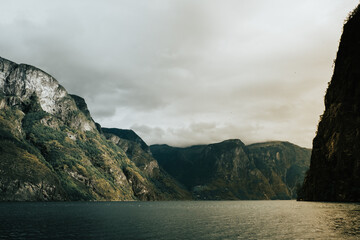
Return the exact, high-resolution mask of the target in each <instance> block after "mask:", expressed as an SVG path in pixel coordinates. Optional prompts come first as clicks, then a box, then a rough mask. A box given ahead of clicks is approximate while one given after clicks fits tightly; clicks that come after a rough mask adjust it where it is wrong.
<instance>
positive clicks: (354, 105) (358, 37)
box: [298, 5, 360, 202]
mask: <svg viewBox="0 0 360 240" xmlns="http://www.w3.org/2000/svg"><path fill="white" fill-rule="evenodd" d="M359 30H360V5H359V6H358V7H357V8H356V9H355V10H354V12H353V13H352V14H351V15H350V16H349V19H348V21H347V23H346V24H345V25H344V30H343V34H342V36H341V41H340V45H339V50H338V53H337V57H336V61H335V68H334V74H333V76H332V79H331V82H330V84H329V87H328V89H327V92H326V96H325V112H324V114H323V115H322V118H321V121H320V123H319V126H318V130H317V134H316V137H315V138H314V141H313V150H312V156H311V165H310V170H309V172H308V174H307V176H306V178H305V181H304V186H303V188H302V190H301V191H300V192H299V197H298V198H299V199H300V200H312V201H356V202H360V45H359V42H360V31H359Z"/></svg>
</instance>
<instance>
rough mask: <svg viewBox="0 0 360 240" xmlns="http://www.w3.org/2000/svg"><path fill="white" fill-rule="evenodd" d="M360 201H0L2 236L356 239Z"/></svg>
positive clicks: (359, 234)
mask: <svg viewBox="0 0 360 240" xmlns="http://www.w3.org/2000/svg"><path fill="white" fill-rule="evenodd" d="M359 238H360V204H349V203H319V202H296V201H184V202H182V201H180V202H177V201H174V202H70V203H69V202H62V203H60V202H52V203H30V202H28V203H26V202H24V203H0V239H157V240H161V239H207V240H212V239H359Z"/></svg>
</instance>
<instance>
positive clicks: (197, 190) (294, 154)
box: [150, 139, 311, 200]
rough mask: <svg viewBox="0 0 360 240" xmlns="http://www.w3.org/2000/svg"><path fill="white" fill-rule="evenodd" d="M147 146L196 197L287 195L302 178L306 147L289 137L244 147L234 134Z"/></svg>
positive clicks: (307, 158) (306, 161)
mask: <svg viewBox="0 0 360 240" xmlns="http://www.w3.org/2000/svg"><path fill="white" fill-rule="evenodd" d="M150 150H151V152H152V154H153V156H154V157H155V159H157V160H158V162H159V164H160V166H161V167H163V168H164V169H165V170H166V171H167V172H168V173H169V174H170V175H171V176H173V177H174V178H175V179H176V180H178V181H179V182H180V183H182V184H183V185H184V186H186V187H187V189H188V190H189V191H191V192H192V194H193V197H194V198H195V199H217V200H220V199H290V198H295V197H296V190H295V188H296V186H297V185H299V184H300V183H301V182H302V181H303V178H304V174H305V171H306V170H307V169H308V166H309V161H310V152H311V151H310V150H309V149H305V148H301V147H299V146H296V145H293V144H291V143H288V142H266V143H258V144H252V145H249V146H245V144H244V143H243V142H241V141H240V140H238V139H233V140H227V141H223V142H221V143H215V144H210V145H198V146H191V147H187V148H176V147H170V146H168V145H152V146H150Z"/></svg>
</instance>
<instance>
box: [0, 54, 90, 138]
mask: <svg viewBox="0 0 360 240" xmlns="http://www.w3.org/2000/svg"><path fill="white" fill-rule="evenodd" d="M0 92H1V93H3V94H4V95H5V96H7V102H8V105H10V106H18V107H19V108H21V107H22V105H26V104H27V102H28V101H29V100H30V99H31V97H32V96H34V95H35V96H36V97H37V98H38V100H39V103H40V106H41V108H42V110H43V111H45V112H47V113H49V114H51V115H53V116H56V117H58V118H60V119H62V120H63V121H67V120H69V119H71V121H67V122H69V123H70V124H71V125H72V126H71V127H76V128H80V129H82V130H84V131H93V130H95V129H96V127H95V123H94V122H93V121H92V120H90V119H88V118H87V117H86V116H81V115H82V113H77V114H73V113H74V112H76V111H77V110H78V108H77V106H76V103H75V101H74V100H73V98H71V97H70V96H69V94H68V93H67V92H66V90H65V89H64V88H63V87H62V86H61V85H60V84H59V83H58V82H57V81H56V79H55V78H53V77H52V76H50V75H49V74H47V73H45V72H43V71H42V70H40V69H38V68H35V67H33V66H30V65H26V64H19V65H18V64H16V63H13V62H11V61H9V60H6V59H4V58H0Z"/></svg>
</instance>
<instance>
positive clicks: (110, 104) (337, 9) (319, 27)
mask: <svg viewBox="0 0 360 240" xmlns="http://www.w3.org/2000/svg"><path fill="white" fill-rule="evenodd" d="M355 6H356V2H354V1H350V0H333V1H331V3H330V2H329V1H325V0H319V1H310V0H305V1H285V0H275V1H266V0H260V1H250V0H246V1H236V0H225V1H220V0H213V1H207V0H199V1H193V0H173V1H166V0H154V1H145V0H140V1H130V0H121V1H115V0H113V1H112V0H105V1H92V0H86V1H85V0H83V1H70V0H62V1H59V0H54V1H46V0H32V1H27V0H19V1H6V2H5V3H2V7H1V8H2V14H1V15H0V31H1V33H2V37H1V39H0V56H2V57H5V58H8V59H10V60H13V61H16V62H19V63H20V62H24V63H28V64H32V65H35V66H38V67H40V68H42V69H43V70H45V71H47V72H49V73H50V74H52V75H53V76H54V77H55V78H57V79H58V80H59V82H60V83H61V84H62V85H64V86H65V88H66V89H67V90H68V91H69V92H70V93H75V94H78V95H80V96H82V97H84V98H85V99H86V101H87V103H88V105H89V109H90V111H91V112H92V115H93V117H94V119H95V120H96V121H98V122H99V123H101V124H102V125H103V126H106V127H117V128H132V129H134V130H135V131H136V132H138V134H139V135H140V136H141V137H142V138H144V140H145V141H146V142H147V143H148V144H154V143H167V144H170V145H175V146H186V145H192V144H201V143H211V142H217V141H221V140H225V139H229V138H240V139H241V140H242V141H244V142H245V143H252V142H259V141H266V140H287V141H291V142H294V143H296V144H299V145H301V146H305V147H311V143H312V139H313V137H314V136H315V131H316V127H317V122H318V119H319V115H320V114H322V112H323V96H324V94H325V90H326V87H327V82H328V81H330V78H331V74H332V64H333V63H332V61H333V59H334V58H335V56H336V51H337V47H338V41H339V39H340V35H341V32H342V24H343V22H344V19H345V18H346V17H347V14H348V13H349V12H350V11H351V10H352V9H353V8H355Z"/></svg>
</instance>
